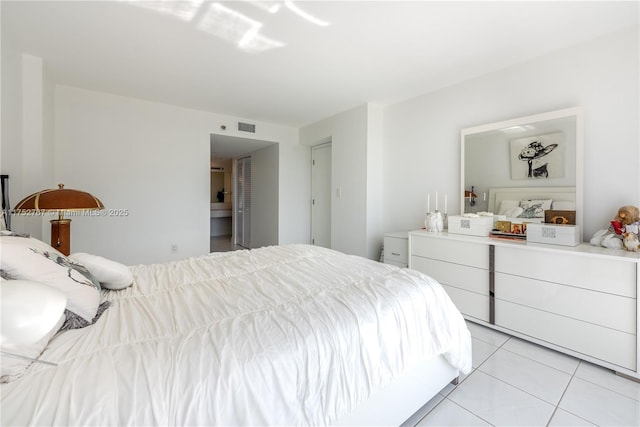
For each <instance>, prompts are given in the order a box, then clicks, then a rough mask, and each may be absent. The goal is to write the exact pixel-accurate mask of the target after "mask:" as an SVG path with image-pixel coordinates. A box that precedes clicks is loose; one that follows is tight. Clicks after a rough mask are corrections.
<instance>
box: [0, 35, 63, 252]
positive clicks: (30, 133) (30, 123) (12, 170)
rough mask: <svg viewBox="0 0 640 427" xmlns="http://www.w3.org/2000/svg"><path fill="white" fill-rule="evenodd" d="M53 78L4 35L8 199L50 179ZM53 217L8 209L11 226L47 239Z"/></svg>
mask: <svg viewBox="0 0 640 427" xmlns="http://www.w3.org/2000/svg"><path fill="white" fill-rule="evenodd" d="M53 116H54V113H53V84H52V82H51V80H50V78H49V76H48V74H47V72H46V68H45V66H44V62H43V61H42V59H41V58H38V57H35V56H32V55H26V54H21V53H19V52H18V51H17V50H16V49H15V48H14V46H13V45H12V43H11V40H10V39H9V38H7V37H6V36H4V37H3V38H2V131H1V135H2V140H1V141H2V142H1V144H0V145H1V146H0V156H1V160H0V163H1V168H2V173H3V174H8V175H9V202H10V206H11V208H13V207H14V206H15V205H16V204H17V203H18V202H19V201H20V200H21V199H22V198H23V197H25V196H27V195H29V194H32V193H34V192H36V191H40V190H42V189H45V188H52V187H54V184H53V137H52V132H53ZM49 219H51V217H44V218H43V217H41V216H30V217H23V216H20V215H15V214H14V215H12V220H11V221H12V223H11V226H12V229H14V230H19V231H22V232H26V233H30V234H31V235H33V236H34V237H37V238H40V239H43V240H45V241H48V240H49V238H50V224H49V222H48V220H49Z"/></svg>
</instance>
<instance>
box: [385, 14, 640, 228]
mask: <svg viewBox="0 0 640 427" xmlns="http://www.w3.org/2000/svg"><path fill="white" fill-rule="evenodd" d="M638 40H639V34H638V28H637V27H636V28H635V29H633V30H626V31H622V32H618V33H615V34H612V35H609V36H606V37H603V38H600V39H597V40H594V41H592V42H589V43H584V44H581V45H578V46H575V47H573V48H569V49H564V50H561V51H558V52H556V53H553V54H550V55H546V56H543V57H540V58H538V59H535V60H533V61H530V62H527V63H523V64H520V65H517V66H513V67H509V68H507V69H504V70H502V71H499V72H495V73H492V74H489V75H486V76H483V77H480V78H477V79H474V80H470V81H467V82H465V83H461V84H458V85H455V86H452V87H449V88H446V89H443V90H441V91H438V92H434V93H430V94H427V95H424V96H420V97H417V98H413V99H410V100H407V101H404V102H400V103H398V104H395V105H392V106H389V107H387V108H386V109H385V127H384V130H385V137H384V161H385V163H384V176H385V186H384V200H385V203H384V206H385V211H384V230H385V231H387V232H388V231H399V230H407V229H416V228H419V227H420V226H421V225H422V223H423V219H424V214H423V212H424V197H425V194H426V193H428V192H431V194H432V197H433V194H434V193H435V191H439V193H440V196H441V197H442V195H443V194H444V193H448V195H449V212H450V213H456V212H459V211H460V206H459V200H458V197H457V194H458V192H459V188H460V171H459V164H460V130H461V129H463V128H467V127H472V126H477V125H480V124H483V123H491V122H496V121H500V120H506V119H510V118H516V117H521V116H526V115H530V114H536V113H542V112H546V111H553V110H558V109H561V108H566V107H573V106H582V107H583V111H584V123H585V128H584V131H585V132H584V191H585V192H584V209H585V212H584V222H585V224H584V236H585V238H588V237H590V236H591V235H592V234H593V233H594V232H595V231H596V230H598V229H600V228H605V227H606V226H607V225H608V223H609V221H610V220H611V219H612V218H613V216H615V213H616V212H617V209H618V208H619V207H620V206H622V205H627V204H632V205H640V172H639V169H640V168H639V167H638V164H639V161H638V160H639V159H640V152H639V150H640V149H639V143H638V141H639V140H640V135H639V130H640V123H639V120H640V108H639V93H640V85H639V80H640V78H639V75H640V70H639V67H638V63H639V58H638V55H639V50H640V49H639V42H638ZM452 195H454V197H452ZM432 203H433V199H432ZM440 203H442V199H441V200H440Z"/></svg>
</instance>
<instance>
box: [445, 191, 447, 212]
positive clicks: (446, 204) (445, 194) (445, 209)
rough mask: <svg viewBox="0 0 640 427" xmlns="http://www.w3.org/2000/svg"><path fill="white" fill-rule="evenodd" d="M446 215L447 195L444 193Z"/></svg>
mask: <svg viewBox="0 0 640 427" xmlns="http://www.w3.org/2000/svg"><path fill="white" fill-rule="evenodd" d="M444 214H445V215H446V214H447V193H444Z"/></svg>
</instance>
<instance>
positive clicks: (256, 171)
mask: <svg viewBox="0 0 640 427" xmlns="http://www.w3.org/2000/svg"><path fill="white" fill-rule="evenodd" d="M278 152H279V144H278V143H277V142H274V141H266V140H260V139H251V138H242V137H239V136H230V135H220V134H213V133H212V134H210V156H211V159H210V163H211V167H212V169H213V168H216V169H218V168H220V167H222V166H223V167H224V171H225V182H224V189H223V191H222V193H223V196H224V202H223V203H220V202H218V200H217V197H218V196H219V194H218V193H219V192H220V189H218V190H217V191H216V192H213V190H214V189H215V188H216V187H219V185H220V184H214V183H213V182H212V184H211V191H212V193H213V194H212V195H211V197H212V203H211V211H210V215H211V224H210V227H209V234H210V251H211V252H223V251H232V250H237V249H244V247H243V246H244V245H246V247H247V248H249V247H260V246H267V245H275V244H277V243H278V234H277V233H278V172H279V165H278ZM245 157H251V170H252V176H253V185H252V189H251V195H252V197H251V201H250V204H249V208H250V211H249V213H248V215H247V214H245V213H244V212H243V214H244V217H245V218H244V219H243V222H244V224H243V236H242V237H241V239H240V240H239V239H238V237H237V236H236V223H237V222H238V220H237V218H236V215H237V210H238V209H237V200H236V199H237V194H236V188H235V186H236V179H237V178H236V176H237V174H236V160H237V159H241V158H245ZM212 174H213V172H212ZM227 176H229V179H228V180H227V178H226V177H227ZM214 202H217V203H214ZM215 209H225V210H228V212H229V215H230V218H228V219H226V220H223V219H221V218H218V217H219V216H220V215H222V213H221V212H216V211H215ZM221 221H230V222H231V225H230V231H229V232H226V233H225V234H224V235H217V234H218V233H217V230H218V228H217V225H216V224H215V223H216V222H221ZM252 231H253V232H252ZM241 241H244V242H243V243H240V242H241ZM236 242H239V243H240V244H243V246H240V244H236Z"/></svg>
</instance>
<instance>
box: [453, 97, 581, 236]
mask: <svg viewBox="0 0 640 427" xmlns="http://www.w3.org/2000/svg"><path fill="white" fill-rule="evenodd" d="M461 147H462V149H461V168H460V170H461V180H460V182H461V183H462V188H461V191H460V200H461V205H460V206H461V207H462V209H461V210H462V213H472V212H482V211H489V212H493V213H494V214H498V213H503V212H504V208H505V206H506V205H508V204H509V205H513V204H514V203H517V202H519V201H523V200H534V199H535V200H552V201H556V203H555V205H556V206H552V207H551V209H554V210H571V209H570V208H571V207H574V208H575V211H576V219H575V221H576V225H578V226H579V227H580V228H581V227H582V214H583V212H582V205H583V203H582V196H583V195H582V114H581V111H580V109H579V108H568V109H564V110H558V111H552V112H549V113H544V114H537V115H532V116H527V117H520V118H516V119H511V120H505V121H502V122H497V123H490V124H486V125H482V126H475V127H472V128H467V129H463V130H462V131H461ZM503 202H504V203H503ZM507 202H508V203H507ZM501 205H502V208H503V212H500V209H501ZM545 208H546V209H548V207H545Z"/></svg>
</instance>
